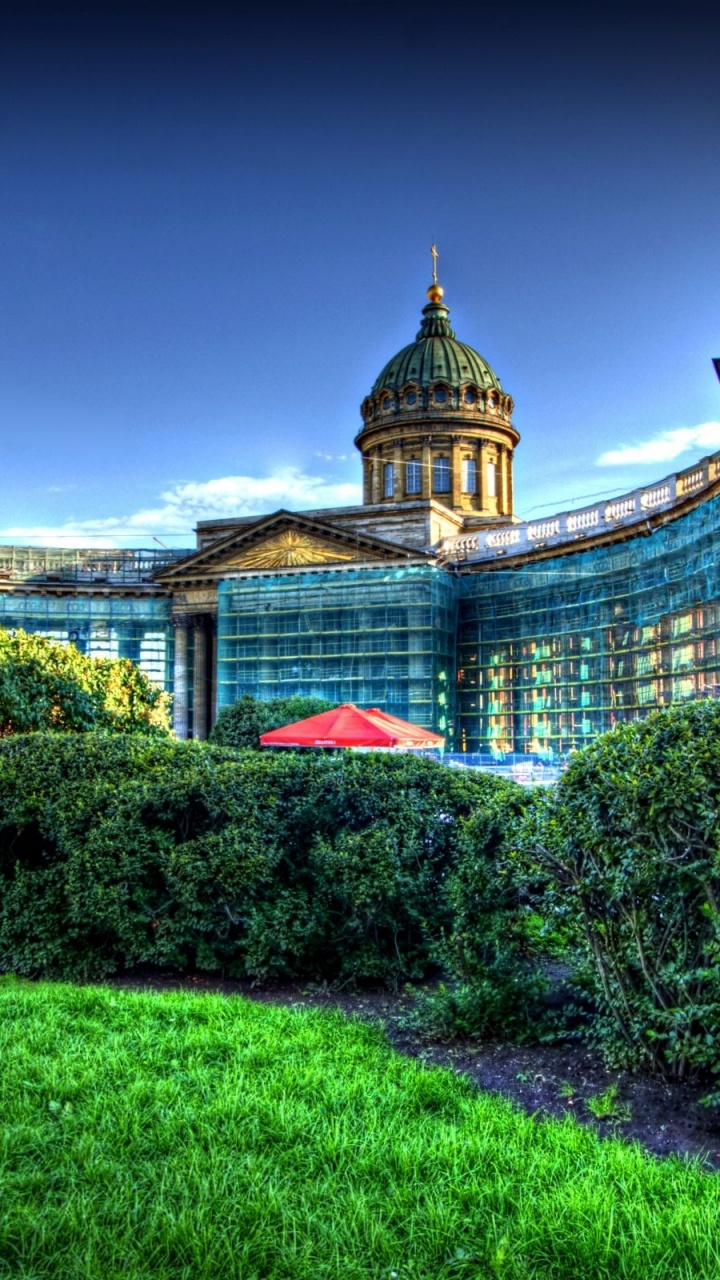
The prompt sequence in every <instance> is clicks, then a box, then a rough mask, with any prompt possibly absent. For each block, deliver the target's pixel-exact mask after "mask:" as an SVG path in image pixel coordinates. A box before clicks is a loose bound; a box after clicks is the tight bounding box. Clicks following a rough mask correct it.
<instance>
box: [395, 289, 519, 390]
mask: <svg viewBox="0 0 720 1280" xmlns="http://www.w3.org/2000/svg"><path fill="white" fill-rule="evenodd" d="M449 314H450V313H449V311H448V308H447V307H446V306H444V305H443V304H442V303H441V302H430V303H428V305H427V306H426V307H423V317H424V319H423V322H422V326H421V328H420V332H419V333H418V335H417V338H416V340H415V342H411V343H410V346H408V347H403V349H402V351H398V353H397V355H396V356H393V358H392V360H389V361H388V363H387V364H386V365H385V368H384V369H383V371H382V373H381V374H380V376H379V378H377V379H376V381H375V384H374V386H373V389H372V391H371V392H370V394H371V395H373V396H374V395H377V393H378V392H380V391H384V390H387V391H400V390H401V389H402V388H403V387H404V386H407V384H408V383H409V382H413V383H415V384H416V386H418V387H422V388H428V387H430V386H432V385H433V384H434V383H436V382H446V383H447V384H448V385H449V386H450V387H461V386H464V385H465V384H466V383H468V382H469V383H472V384H473V385H474V386H476V387H495V388H496V389H497V390H498V391H502V386H501V384H500V379H499V378H498V377H497V374H495V373H494V372H493V370H492V369H491V368H490V365H489V364H488V363H487V361H486V360H483V358H482V356H481V355H479V353H478V352H477V351H473V349H472V347H466V346H465V343H464V342H458V340H457V338H456V337H455V332H454V330H453V329H452V328H451V327H450V322H449V319H448V316H449Z"/></svg>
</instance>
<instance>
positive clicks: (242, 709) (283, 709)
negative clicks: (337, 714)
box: [210, 693, 337, 750]
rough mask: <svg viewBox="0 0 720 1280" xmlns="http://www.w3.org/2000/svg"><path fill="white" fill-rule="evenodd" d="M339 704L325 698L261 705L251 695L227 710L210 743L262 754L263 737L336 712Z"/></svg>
mask: <svg viewBox="0 0 720 1280" xmlns="http://www.w3.org/2000/svg"><path fill="white" fill-rule="evenodd" d="M336 705H337V704H336V703H334V702H328V701H327V700H326V699H325V698H301V697H298V696H295V697H292V698H273V699H271V700H270V701H269V702H260V701H258V699H257V698H253V697H251V696H250V694H249V693H246V694H244V695H243V697H242V698H239V699H238V701H237V702H234V703H233V705H232V706H231V707H224V708H223V710H222V711H221V712H220V715H219V716H218V718H217V721H216V723H215V726H214V728H213V730H212V732H211V734H210V741H211V742H215V743H217V745H218V746H220V747H238V748H240V747H251V748H252V749H253V750H261V747H260V741H259V739H260V734H261V733H269V732H270V730H271V729H282V728H283V726H284V725H286V724H294V723H295V721H296V720H307V719H308V718H309V717H310V716H319V715H321V713H322V712H323V711H332V709H333V707H335V706H336Z"/></svg>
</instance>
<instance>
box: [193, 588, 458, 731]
mask: <svg viewBox="0 0 720 1280" xmlns="http://www.w3.org/2000/svg"><path fill="white" fill-rule="evenodd" d="M455 633H456V584H455V582H454V580H453V579H452V578H451V577H450V576H449V575H448V574H446V573H444V572H443V571H442V570H440V569H437V568H435V567H434V566H432V565H427V566H426V565H421V566H416V567H408V568H392V569H389V568H379V569H366V570H359V569H358V570H353V569H345V570H323V571H320V572H317V573H311V572H300V573H294V574H278V575H268V576H263V577H257V578H250V579H236V580H229V581H225V582H222V583H221V584H220V590H219V611H218V683H217V687H218V706H219V707H221V708H222V707H226V706H229V705H230V704H231V703H233V702H234V701H235V700H236V699H237V698H239V697H241V696H242V695H243V694H246V693H249V694H252V695H253V697H256V698H262V699H264V700H267V699H270V698H279V697H284V696H286V695H288V694H295V693H297V694H301V695H302V696H315V697H322V698H329V699H330V700H331V701H333V702H355V703H357V704H358V705H359V706H362V707H371V706H379V707H381V708H382V709H383V710H384V711H390V712H392V714H393V715H398V716H401V717H402V718H403V719H405V720H410V721H411V722H412V723H413V724H417V725H421V726H422V727H424V728H428V729H435V730H437V732H439V733H447V732H448V729H449V727H450V725H451V724H452V720H453V710H454V708H453V701H454V677H455Z"/></svg>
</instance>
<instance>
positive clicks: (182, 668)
mask: <svg viewBox="0 0 720 1280" xmlns="http://www.w3.org/2000/svg"><path fill="white" fill-rule="evenodd" d="M173 627H174V628H175V664H174V667H173V686H174V693H173V729H174V730H175V733H176V734H177V736H178V738H187V736H188V619H187V618H182V617H174V618H173Z"/></svg>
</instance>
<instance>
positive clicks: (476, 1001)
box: [406, 784, 547, 1040]
mask: <svg viewBox="0 0 720 1280" xmlns="http://www.w3.org/2000/svg"><path fill="white" fill-rule="evenodd" d="M535 799H536V797H535V795H534V794H533V792H531V791H529V790H527V789H525V788H522V787H518V786H515V785H513V784H510V786H509V787H507V789H502V790H501V789H499V788H496V789H494V790H493V792H492V793H490V794H489V795H488V796H487V797H486V799H485V803H484V804H483V805H482V806H478V807H477V808H476V809H475V810H474V811H473V812H472V813H471V814H470V815H469V816H468V817H466V818H461V819H460V820H459V822H458V833H457V841H456V850H457V852H456V856H455V859H454V860H453V864H452V866H451V867H450V868H449V869H448V875H447V881H446V885H445V890H444V897H445V900H446V903H447V918H448V921H449V924H448V926H447V929H441V930H440V931H439V933H438V935H437V937H436V941H435V943H434V946H433V949H432V954H433V958H434V959H435V960H436V962H437V963H438V964H439V965H440V967H441V968H442V971H443V973H444V974H445V976H446V977H447V978H448V979H449V981H447V982H441V983H440V984H439V985H438V986H437V987H435V988H434V989H431V990H428V991H425V992H423V993H421V994H420V995H419V996H418V998H417V1000H416V1002H415V1005H414V1007H413V1008H412V1009H411V1011H410V1014H409V1015H408V1017H407V1019H406V1021H407V1023H408V1025H410V1026H412V1027H415V1028H418V1029H420V1030H421V1031H423V1032H424V1033H426V1034H428V1035H430V1036H433V1037H437V1038H439V1039H442V1040H451V1039H454V1038H455V1037H456V1036H461V1037H464V1036H469V1037H472V1038H478V1039H488V1038H493V1039H508V1038H512V1039H527V1038H532V1039H535V1038H537V1036H538V1034H541V1033H542V1032H544V1030H545V1024H546V1022H547V1015H546V1009H545V1006H544V1003H543V995H544V992H545V988H546V983H545V981H544V979H543V977H542V974H541V971H540V967H539V960H540V956H541V954H542V952H543V945H542V941H541V938H540V932H541V924H542V922H541V921H540V919H539V917H538V915H537V911H536V905H537V904H536V897H537V894H536V892H535V886H534V885H531V884H530V883H529V879H528V877H527V875H526V874H525V873H524V870H521V869H520V868H519V867H518V865H517V861H516V860H515V859H513V858H512V857H511V855H510V853H509V849H510V848H511V847H512V841H513V834H514V833H515V831H516V828H517V826H518V823H519V822H520V821H521V819H522V817H523V815H524V814H525V812H526V810H527V808H528V806H532V805H533V804H534V803H535Z"/></svg>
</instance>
